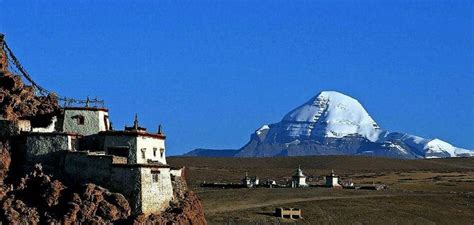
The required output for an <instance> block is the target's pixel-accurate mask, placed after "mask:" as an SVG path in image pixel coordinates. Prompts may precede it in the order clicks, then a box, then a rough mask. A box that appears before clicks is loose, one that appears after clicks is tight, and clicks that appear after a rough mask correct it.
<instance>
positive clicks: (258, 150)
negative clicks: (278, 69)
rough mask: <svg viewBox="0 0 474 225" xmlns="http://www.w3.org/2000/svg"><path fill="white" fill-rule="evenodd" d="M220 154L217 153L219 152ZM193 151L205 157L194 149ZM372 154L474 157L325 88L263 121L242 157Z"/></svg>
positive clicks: (191, 153)
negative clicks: (275, 119)
mask: <svg viewBox="0 0 474 225" xmlns="http://www.w3.org/2000/svg"><path fill="white" fill-rule="evenodd" d="M214 154H215V152H214ZM188 155H193V156H200V154H198V153H197V152H195V151H193V152H190V153H188ZM301 155H372V156H386V157H397V158H440V157H457V156H474V151H473V150H466V149H461V148H457V147H454V146H452V145H451V144H449V143H446V142H444V141H442V140H439V139H425V138H421V137H417V136H414V135H409V134H404V133H397V132H388V131H385V130H383V129H381V128H380V127H379V126H378V125H377V123H376V122H375V121H374V120H373V119H372V117H370V115H369V114H368V113H367V111H366V110H365V109H364V107H363V106H362V105H361V104H360V103H359V102H358V101H357V100H355V99H354V98H351V97H349V96H347V95H344V94H341V93H339V92H334V91H324V92H321V93H320V94H318V95H317V96H315V97H313V98H311V99H310V100H309V101H308V102H306V103H305V104H303V105H301V106H300V107H298V108H296V109H294V110H292V111H291V112H290V113H288V114H287V115H286V116H284V117H283V119H282V120H281V121H280V122H279V123H275V124H270V125H264V126H262V127H261V128H260V129H258V130H257V131H255V133H254V134H252V136H251V139H250V141H249V143H248V144H246V145H245V146H244V147H242V148H241V149H240V150H238V151H237V153H236V154H235V156H237V157H271V156H301Z"/></svg>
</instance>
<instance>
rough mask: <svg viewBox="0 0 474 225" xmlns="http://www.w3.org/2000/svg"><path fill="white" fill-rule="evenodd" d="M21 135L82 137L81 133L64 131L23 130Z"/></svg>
mask: <svg viewBox="0 0 474 225" xmlns="http://www.w3.org/2000/svg"><path fill="white" fill-rule="evenodd" d="M21 135H26V136H75V137H82V136H83V135H81V134H77V133H66V132H29V131H23V132H21Z"/></svg>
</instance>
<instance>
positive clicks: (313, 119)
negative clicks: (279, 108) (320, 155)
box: [282, 91, 382, 141]
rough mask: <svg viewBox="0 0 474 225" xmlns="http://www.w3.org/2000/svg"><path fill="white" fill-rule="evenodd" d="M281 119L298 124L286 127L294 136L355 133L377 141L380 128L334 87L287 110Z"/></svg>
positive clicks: (363, 110)
mask: <svg viewBox="0 0 474 225" xmlns="http://www.w3.org/2000/svg"><path fill="white" fill-rule="evenodd" d="M282 122H289V123H295V122H296V123H298V124H300V126H297V127H290V128H289V129H291V130H292V132H291V135H292V136H295V137H296V136H301V135H306V136H311V135H317V136H324V137H335V138H340V137H344V136H347V135H351V134H358V135H361V136H363V137H365V138H367V139H369V140H371V141H376V140H377V139H378V137H379V135H380V133H381V132H382V131H381V130H380V129H379V126H378V125H377V123H376V122H375V121H374V120H373V119H372V117H370V115H369V114H368V113H367V111H366V110H365V109H364V107H362V105H361V104H360V103H359V102H358V101H357V100H355V99H353V98H351V97H349V96H347V95H344V94H341V93H339V92H335V91H323V92H321V93H320V94H318V95H317V96H316V97H314V98H312V99H311V100H310V101H308V102H307V103H305V104H303V105H302V106H300V107H298V108H296V109H295V110H293V111H291V112H290V113H289V114H287V115H286V116H285V117H284V118H283V120H282ZM292 125H293V124H292ZM293 126H294V125H293Z"/></svg>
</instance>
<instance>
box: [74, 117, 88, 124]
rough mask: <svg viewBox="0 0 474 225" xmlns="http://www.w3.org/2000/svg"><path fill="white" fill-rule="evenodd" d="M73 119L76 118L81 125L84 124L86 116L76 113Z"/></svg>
mask: <svg viewBox="0 0 474 225" xmlns="http://www.w3.org/2000/svg"><path fill="white" fill-rule="evenodd" d="M71 118H72V119H75V120H76V123H77V124H79V125H84V123H85V120H86V118H84V116H83V115H75V116H73V117H71Z"/></svg>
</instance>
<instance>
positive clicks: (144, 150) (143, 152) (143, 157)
mask: <svg viewBox="0 0 474 225" xmlns="http://www.w3.org/2000/svg"><path fill="white" fill-rule="evenodd" d="M145 153H146V148H142V159H145V158H146V155H145Z"/></svg>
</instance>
